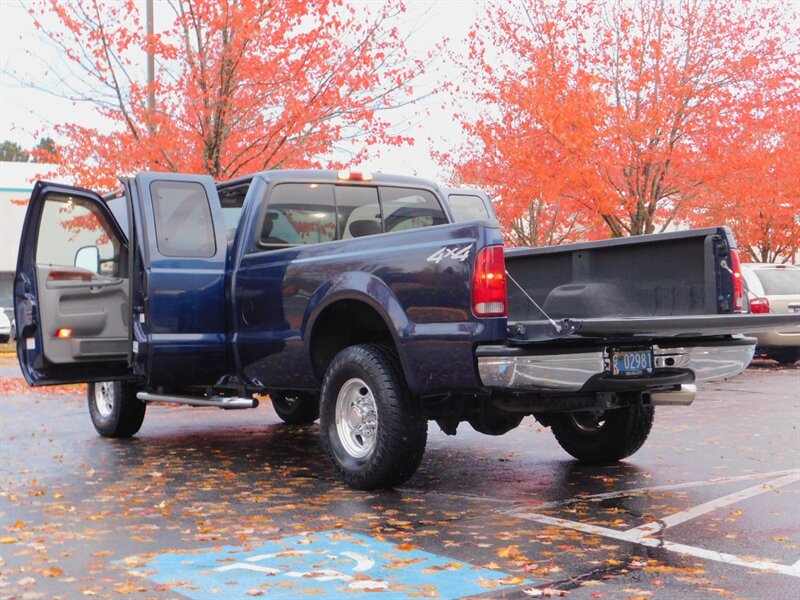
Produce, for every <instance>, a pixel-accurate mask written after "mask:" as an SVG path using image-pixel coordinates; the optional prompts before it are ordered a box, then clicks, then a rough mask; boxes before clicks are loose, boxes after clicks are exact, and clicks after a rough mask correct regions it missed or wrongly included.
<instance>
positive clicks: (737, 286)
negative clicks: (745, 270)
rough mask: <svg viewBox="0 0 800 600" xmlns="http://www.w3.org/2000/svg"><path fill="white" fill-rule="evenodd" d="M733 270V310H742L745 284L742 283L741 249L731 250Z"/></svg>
mask: <svg viewBox="0 0 800 600" xmlns="http://www.w3.org/2000/svg"><path fill="white" fill-rule="evenodd" d="M731 271H733V310H734V312H742V310H743V308H744V286H743V285H742V263H741V262H739V251H738V250H731Z"/></svg>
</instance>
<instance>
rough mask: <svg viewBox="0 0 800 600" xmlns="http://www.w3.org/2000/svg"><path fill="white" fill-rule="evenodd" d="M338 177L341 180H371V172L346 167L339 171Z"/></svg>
mask: <svg viewBox="0 0 800 600" xmlns="http://www.w3.org/2000/svg"><path fill="white" fill-rule="evenodd" d="M338 177H339V179H341V180H343V181H372V173H367V172H366V171H363V172H356V171H348V170H346V169H344V170H342V171H339V173H338Z"/></svg>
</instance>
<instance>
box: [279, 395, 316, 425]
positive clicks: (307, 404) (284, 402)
mask: <svg viewBox="0 0 800 600" xmlns="http://www.w3.org/2000/svg"><path fill="white" fill-rule="evenodd" d="M269 397H270V400H272V408H274V409H275V413H276V414H277V415H278V416H279V417H280V418H281V420H282V421H283V422H284V423H288V424H289V425H308V424H309V423H313V422H314V421H316V420H317V419H318V418H319V398H318V397H317V395H316V394H314V393H311V392H270V393H269Z"/></svg>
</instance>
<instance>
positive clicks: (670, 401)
mask: <svg viewBox="0 0 800 600" xmlns="http://www.w3.org/2000/svg"><path fill="white" fill-rule="evenodd" d="M696 395H697V386H696V385H694V384H693V383H684V384H682V385H681V386H680V387H679V388H678V389H675V390H659V391H653V392H645V393H644V394H642V400H643V401H645V403H646V404H650V405H651V406H689V405H690V404H691V403H692V402H694V398H695V396H696ZM647 397H649V400H650V401H649V402H646V398H647Z"/></svg>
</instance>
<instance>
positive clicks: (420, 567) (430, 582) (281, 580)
mask: <svg viewBox="0 0 800 600" xmlns="http://www.w3.org/2000/svg"><path fill="white" fill-rule="evenodd" d="M142 571H144V572H146V573H147V574H148V576H149V577H150V579H152V580H153V581H155V582H156V583H159V584H172V587H173V589H174V590H175V592H178V593H180V594H182V595H184V596H187V597H189V598H192V599H197V600H201V599H202V600H206V599H208V598H214V597H217V598H249V597H250V596H248V595H247V592H248V591H250V590H262V591H263V592H264V597H273V598H274V597H281V598H283V597H300V596H306V595H311V597H318V598H325V599H328V598H330V599H336V598H342V599H349V598H353V596H355V595H360V594H369V595H370V596H371V597H372V596H379V597H383V598H409V597H436V598H440V599H442V600H446V599H448V598H461V597H463V596H469V595H475V594H482V593H486V592H489V591H491V590H492V589H503V588H505V589H508V586H506V585H504V584H502V583H500V581H501V580H503V579H504V578H507V577H509V575H508V574H506V573H501V572H499V571H493V570H489V569H484V568H482V567H476V566H474V565H471V564H468V563H462V562H460V561H456V560H453V559H451V558H447V557H444V556H437V555H436V554H431V553H430V552H424V551H422V550H416V549H414V550H408V551H405V550H400V549H399V548H398V547H397V546H396V545H395V544H392V543H389V542H380V541H377V540H375V539H372V538H369V537H367V536H364V535H359V534H357V533H350V532H347V531H325V532H319V533H315V534H311V535H297V536H292V537H287V538H283V539H282V540H277V541H275V542H270V543H267V544H264V545H263V546H260V547H258V548H255V549H250V550H248V551H245V550H244V549H243V548H241V547H238V546H225V547H222V548H219V547H218V548H214V549H210V548H209V549H204V550H200V551H198V552H196V553H194V552H193V553H185V554H179V553H175V552H170V553H166V554H161V555H159V556H157V557H155V558H153V559H152V561H151V562H150V564H149V565H148V566H147V567H145V568H143V569H142ZM525 583H526V584H528V585H529V584H530V583H531V582H525Z"/></svg>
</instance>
